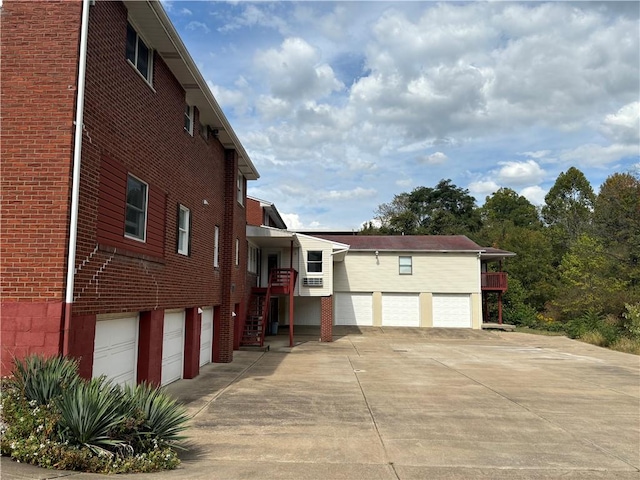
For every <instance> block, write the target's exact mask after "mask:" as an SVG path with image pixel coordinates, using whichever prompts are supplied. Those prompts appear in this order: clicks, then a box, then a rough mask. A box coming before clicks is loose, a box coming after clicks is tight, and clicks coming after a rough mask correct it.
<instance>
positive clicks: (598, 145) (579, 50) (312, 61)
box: [163, 0, 640, 230]
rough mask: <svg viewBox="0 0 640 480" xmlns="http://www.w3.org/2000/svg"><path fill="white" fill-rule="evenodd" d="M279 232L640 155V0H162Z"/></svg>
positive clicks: (549, 180)
mask: <svg viewBox="0 0 640 480" xmlns="http://www.w3.org/2000/svg"><path fill="white" fill-rule="evenodd" d="M163 5H164V7H165V9H166V10H167V12H168V14H169V16H170V17H171V19H172V21H173V22H174V24H175V26H176V28H177V30H178V32H179V33H180V35H181V36H182V39H183V41H184V42H185V44H186V46H187V48H188V49H189V51H190V52H191V55H192V57H193V58H194V60H195V62H196V63H197V64H198V66H199V68H200V69H201V71H202V73H203V75H204V77H205V78H206V79H207V81H208V82H209V86H210V87H211V89H212V91H213V93H214V95H215V96H216V98H217V100H218V102H219V103H220V104H221V106H222V108H223V110H224V111H225V114H226V115H227V117H228V118H229V120H230V122H231V125H232V126H233V128H234V130H235V131H236V133H237V134H238V136H239V138H240V140H241V141H242V143H243V145H244V146H245V148H246V150H247V151H248V152H249V155H250V156H251V158H252V160H253V162H254V164H255V165H256V167H257V168H258V170H259V172H260V174H261V178H260V179H259V180H258V181H255V182H250V184H249V189H248V193H249V194H250V195H252V196H255V197H258V198H261V199H264V200H268V201H271V202H273V203H275V205H276V207H277V208H278V210H279V211H280V213H281V214H282V216H283V218H284V219H285V221H286V222H287V224H288V226H289V227H290V228H298V229H301V228H316V229H348V230H351V229H358V228H360V227H361V225H362V224H363V222H366V221H368V220H370V219H372V218H373V217H374V212H375V210H376V208H377V206H378V205H380V204H381V203H386V202H389V201H391V200H392V199H393V196H394V194H398V193H401V192H408V191H411V190H412V189H413V188H415V187H417V186H427V187H432V186H434V185H435V184H436V183H437V182H438V181H439V180H440V179H443V178H450V179H451V180H452V181H453V183H455V184H456V185H457V186H459V187H463V188H468V189H469V190H470V192H471V193H472V194H473V196H474V197H475V198H476V199H477V201H478V204H482V203H483V202H484V199H485V197H486V196H487V195H490V194H491V193H492V192H494V191H495V190H497V189H498V188H500V187H510V188H512V189H514V190H516V191H517V192H519V193H521V194H522V195H524V196H525V197H527V198H528V199H529V200H530V201H531V202H533V203H534V204H537V205H539V204H541V203H542V202H543V201H544V196H545V194H546V192H547V191H548V190H549V188H550V187H551V186H552V185H553V182H554V181H555V179H556V177H557V176H558V174H559V173H560V172H563V171H566V170H567V169H568V168H569V167H571V166H576V167H578V168H579V169H581V170H582V171H583V172H584V173H585V175H586V176H587V178H588V179H589V180H590V182H591V184H592V186H593V187H594V189H595V190H596V191H597V189H598V187H599V186H600V184H601V183H602V182H603V181H604V179H605V178H606V177H607V176H608V175H610V174H611V173H613V172H627V171H630V170H632V169H634V168H639V167H640V163H639V162H640V160H639V149H640V147H639V145H640V138H639V137H640V133H639V132H640V127H639V121H638V117H639V110H640V103H639V100H640V76H639V59H640V47H639V44H638V42H639V37H640V31H639V30H640V27H639V25H640V24H639V12H640V3H638V2H618V3H616V2H548V3H547V2H526V3H525V2H501V1H497V2H488V3H476V2H430V1H413V2H406V3H405V2H380V1H376V2H367V1H357V2H328V1H326V2H325V1H323V2H309V1H302V2H255V3H254V2H245V1H239V2H218V1H198V2H190V1H178V0H174V1H163Z"/></svg>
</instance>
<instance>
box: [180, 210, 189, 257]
mask: <svg viewBox="0 0 640 480" xmlns="http://www.w3.org/2000/svg"><path fill="white" fill-rule="evenodd" d="M190 236H191V211H190V210H189V209H188V208H187V207H185V206H183V205H179V206H178V253H179V254H181V255H189V246H190V240H191V238H190Z"/></svg>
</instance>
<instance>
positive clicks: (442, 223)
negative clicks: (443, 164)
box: [376, 180, 481, 235]
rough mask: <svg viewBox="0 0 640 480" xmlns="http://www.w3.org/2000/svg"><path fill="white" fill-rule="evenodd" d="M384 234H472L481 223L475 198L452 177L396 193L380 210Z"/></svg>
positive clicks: (379, 217)
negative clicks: (452, 180) (455, 183)
mask: <svg viewBox="0 0 640 480" xmlns="http://www.w3.org/2000/svg"><path fill="white" fill-rule="evenodd" d="M376 218H377V219H378V220H379V221H380V224H381V227H380V233H382V234H390V235H400V234H405V235H468V234H470V233H472V232H476V231H477V230H478V229H479V228H480V225H481V220H480V214H479V211H478V209H477V208H476V204H475V198H473V197H472V196H471V195H470V194H469V191H468V190H466V189H463V188H460V187H457V186H456V185H454V184H453V183H451V180H440V182H438V184H437V185H436V186H435V187H433V188H431V187H417V188H415V189H414V190H413V191H411V192H410V193H406V192H405V193H401V194H399V195H396V196H394V198H393V201H392V202H390V203H385V204H382V205H380V206H379V207H378V210H377V211H376Z"/></svg>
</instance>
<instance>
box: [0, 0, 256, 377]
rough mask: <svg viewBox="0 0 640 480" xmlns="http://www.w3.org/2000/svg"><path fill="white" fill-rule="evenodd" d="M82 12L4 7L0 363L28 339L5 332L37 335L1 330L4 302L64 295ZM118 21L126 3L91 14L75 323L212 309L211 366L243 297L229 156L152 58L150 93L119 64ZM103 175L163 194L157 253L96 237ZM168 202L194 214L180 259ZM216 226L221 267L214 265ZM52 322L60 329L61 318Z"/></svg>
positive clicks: (225, 344) (71, 7) (98, 7)
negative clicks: (215, 336) (188, 120)
mask: <svg viewBox="0 0 640 480" xmlns="http://www.w3.org/2000/svg"><path fill="white" fill-rule="evenodd" d="M34 10H37V11H38V12H39V13H38V14H37V15H36V14H34ZM80 13H81V4H80V3H79V2H70V1H62V2H47V5H46V8H42V4H38V3H34V2H5V4H4V6H3V12H2V16H3V19H2V21H3V24H2V59H3V64H2V74H3V78H2V81H3V88H2V106H3V125H2V135H3V142H2V147H1V148H2V150H1V152H2V158H3V162H2V181H3V186H2V187H3V196H4V197H5V198H4V200H3V205H2V210H3V215H2V225H1V226H2V232H3V241H2V242H1V244H0V248H2V250H0V254H1V257H2V265H1V273H2V277H3V283H2V288H3V291H2V294H3V295H2V298H3V311H5V312H6V313H7V315H6V316H5V315H3V321H2V330H3V332H2V333H3V340H2V344H3V359H4V358H5V356H6V355H5V348H4V346H5V339H7V342H9V341H11V342H13V345H11V349H8V350H7V355H8V354H9V353H15V352H16V351H17V350H16V349H17V348H22V347H21V345H20V344H19V343H18V342H19V341H22V340H24V339H26V338H27V337H26V336H24V335H20V336H19V337H20V338H18V335H17V334H16V335H13V334H10V335H9V334H8V335H7V336H6V337H5V336H4V333H5V332H18V331H20V332H22V333H24V332H30V331H32V330H29V329H32V328H33V324H32V323H30V324H29V326H27V325H26V323H27V322H26V320H25V321H23V322H22V323H20V325H18V326H16V327H15V328H13V327H12V328H13V329H12V330H11V329H8V327H6V325H13V324H17V323H19V322H18V320H19V319H20V318H21V315H22V314H20V313H17V314H15V315H16V316H13V317H12V316H10V315H13V314H10V313H8V312H16V311H17V310H12V309H11V306H10V305H9V306H8V307H7V308H6V309H5V303H7V305H8V304H9V303H10V302H11V301H18V300H29V301H39V302H44V301H46V300H50V299H51V300H55V301H57V302H61V301H62V299H63V294H64V281H65V273H66V265H65V252H66V248H67V230H68V219H67V218H68V205H69V184H70V168H71V156H72V150H71V147H72V132H73V128H72V127H73V125H72V122H73V113H74V88H73V86H74V84H75V81H76V77H75V75H76V64H77V55H78V52H77V51H78V42H79V39H78V36H79V29H80ZM126 26H127V11H126V8H125V6H124V5H123V4H122V3H120V2H96V3H95V5H94V6H92V7H91V10H90V24H89V41H88V53H87V82H86V95H85V116H84V127H85V134H84V137H83V150H82V170H81V187H80V212H79V228H78V245H77V256H76V268H77V274H76V277H75V289H74V297H75V298H74V302H75V303H74V304H73V310H72V318H73V322H72V323H73V324H74V325H75V326H76V327H77V328H80V327H78V325H79V323H78V322H81V321H82V319H86V318H94V317H95V315H99V314H103V313H116V312H141V311H142V312H148V311H154V310H162V309H171V308H191V307H198V306H210V305H216V306H221V308H222V312H221V318H220V322H219V323H220V325H219V328H220V332H219V334H220V335H219V337H220V339H221V344H220V345H215V346H214V349H216V350H217V354H218V357H219V361H231V359H232V355H233V354H232V351H231V345H232V342H233V332H232V327H231V317H230V313H231V310H232V309H233V308H234V307H233V305H234V304H235V303H238V302H241V301H242V299H243V298H244V291H245V277H244V275H245V273H246V234H245V228H246V213H245V209H244V206H242V205H240V204H239V203H238V202H237V201H236V190H235V185H236V183H235V182H236V173H237V159H236V158H235V154H234V153H233V152H232V155H231V157H233V158H231V160H229V158H228V157H229V155H228V154H227V153H226V152H225V149H224V147H223V146H222V145H221V144H220V143H219V142H218V140H217V139H215V138H211V139H209V140H205V139H204V138H203V137H202V136H201V135H200V134H199V128H198V126H199V123H198V115H197V111H196V115H195V116H196V118H195V128H194V135H193V136H191V135H189V134H188V133H187V132H185V131H184V128H183V125H184V117H183V115H184V105H185V92H184V90H183V88H182V86H181V85H180V84H179V83H178V82H177V80H176V79H175V78H174V77H173V75H172V74H171V72H170V71H169V69H168V67H167V65H166V64H165V63H164V62H163V61H162V59H161V58H160V56H159V55H158V54H157V53H156V54H155V55H154V73H153V88H151V87H150V86H149V85H148V84H147V83H146V82H145V81H144V79H142V78H141V76H140V75H139V74H138V72H137V71H136V70H135V69H134V68H133V67H132V66H131V65H130V64H129V62H128V61H127V60H126V59H125V41H126ZM34 39H35V41H33V42H31V40H34ZM150 46H151V47H153V46H154V45H150ZM25 55H26V57H27V58H26V59H25ZM34 111H36V112H37V115H34ZM25 119H28V124H25ZM5 132H6V133H5ZM5 159H9V161H5ZM104 159H109V162H112V163H113V165H116V166H115V167H114V166H113V165H105V163H104ZM104 168H107V169H109V173H113V171H114V170H116V171H121V172H129V173H131V174H133V175H135V176H136V177H138V178H140V179H141V180H143V181H145V182H147V183H148V184H149V185H150V190H153V191H154V192H158V193H159V194H161V195H162V196H164V198H165V201H166V219H165V220H166V221H165V225H164V231H163V235H164V239H163V240H164V246H163V247H162V248H161V249H160V250H158V248H157V244H156V246H152V247H149V246H148V245H145V244H142V243H140V244H137V246H138V247H139V248H126V246H125V247H123V244H122V242H120V241H119V240H118V239H117V238H116V239H114V238H111V239H109V238H108V236H105V235H101V236H99V235H98V232H99V231H102V232H104V231H105V230H108V231H110V232H111V233H113V229H110V230H109V229H105V228H103V227H104V225H102V224H101V223H100V222H101V221H103V220H102V219H101V217H100V216H99V208H100V206H101V203H100V202H101V201H100V194H99V192H100V182H101V169H104ZM116 173H117V172H116ZM106 176H108V174H107V175H106ZM103 177H104V174H103ZM225 196H226V197H228V198H225ZM205 200H206V202H205ZM178 204H182V205H184V206H186V207H187V208H189V209H190V211H191V217H192V222H191V242H192V246H191V255H190V256H184V255H180V254H177V253H176V243H177V234H176V230H177V206H178ZM122 215H123V216H124V212H122ZM216 225H218V226H219V227H220V241H221V249H220V255H221V268H218V269H214V267H213V248H214V226H216ZM122 233H123V234H124V231H123V232H122ZM236 238H238V239H239V241H240V247H241V262H240V265H239V266H237V267H236V265H235V239H236ZM224 258H227V261H222V259H224ZM223 285H224V286H225V288H223ZM43 305H44V307H43ZM38 308H40V310H42V308H45V310H46V308H47V306H46V305H45V304H42V303H41V304H40V307H38ZM60 309H61V307H60V308H58V310H60ZM56 315H58V317H57V320H58V322H60V321H61V318H62V316H61V313H60V312H57V313H56ZM28 318H32V317H28ZM49 323H50V322H49ZM76 327H73V328H76ZM34 333H35V332H34ZM225 335H226V337H225ZM31 337H33V338H31ZM31 337H29V338H30V340H29V342H31V343H32V344H33V345H34V346H36V345H35V344H36V343H37V344H38V345H37V347H38V348H41V349H44V345H40V343H41V341H40V338H39V337H38V339H35V336H31ZM74 338H76V337H74ZM160 340H161V339H160ZM7 345H9V344H7ZM27 347H28V346H27ZM59 348H60V347H59V345H56V347H55V349H56V351H57V350H58V349H59ZM85 350H86V345H84V344H83V343H81V344H77V345H74V344H70V351H71V352H80V351H82V352H84V351H85ZM154 368H155V366H149V365H147V368H146V370H147V372H146V373H145V375H146V376H147V377H149V379H150V380H152V381H153V380H154V378H155V375H156V374H155V371H154V370H153V369H154Z"/></svg>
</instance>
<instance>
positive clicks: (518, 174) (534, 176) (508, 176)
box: [498, 160, 545, 185]
mask: <svg viewBox="0 0 640 480" xmlns="http://www.w3.org/2000/svg"><path fill="white" fill-rule="evenodd" d="M498 164H499V165H502V168H500V170H499V171H498V180H499V181H500V183H504V184H507V185H526V184H532V183H538V182H540V181H542V180H543V179H544V176H545V172H544V170H542V168H540V165H538V163H537V162H536V161H535V160H527V161H526V162H498Z"/></svg>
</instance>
